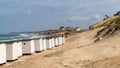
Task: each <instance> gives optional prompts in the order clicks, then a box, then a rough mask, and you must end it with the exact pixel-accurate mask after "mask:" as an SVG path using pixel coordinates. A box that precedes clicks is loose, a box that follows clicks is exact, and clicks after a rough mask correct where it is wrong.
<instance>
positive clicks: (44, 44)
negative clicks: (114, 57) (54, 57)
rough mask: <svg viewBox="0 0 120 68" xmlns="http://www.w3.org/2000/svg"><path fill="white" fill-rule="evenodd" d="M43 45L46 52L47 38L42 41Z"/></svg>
mask: <svg viewBox="0 0 120 68" xmlns="http://www.w3.org/2000/svg"><path fill="white" fill-rule="evenodd" d="M42 44H43V49H44V50H46V49H47V47H46V38H43V39H42Z"/></svg>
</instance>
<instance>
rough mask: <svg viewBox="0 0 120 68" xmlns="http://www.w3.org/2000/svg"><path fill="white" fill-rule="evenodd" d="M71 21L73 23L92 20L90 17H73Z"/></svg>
mask: <svg viewBox="0 0 120 68" xmlns="http://www.w3.org/2000/svg"><path fill="white" fill-rule="evenodd" d="M71 20H72V21H87V20H90V18H89V17H80V16H72V17H71Z"/></svg>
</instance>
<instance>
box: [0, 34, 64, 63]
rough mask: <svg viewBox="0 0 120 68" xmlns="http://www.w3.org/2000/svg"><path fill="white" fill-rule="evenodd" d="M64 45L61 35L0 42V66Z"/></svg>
mask: <svg viewBox="0 0 120 68" xmlns="http://www.w3.org/2000/svg"><path fill="white" fill-rule="evenodd" d="M64 43H65V37H64V36H63V35H59V36H49V37H44V38H32V39H22V40H14V41H6V42H5V41H4V42H0V64H4V63H6V62H7V61H14V60H16V59H18V58H19V57H21V56H22V55H25V54H33V53H35V52H41V51H44V50H47V49H51V48H53V47H56V46H59V45H62V44H64Z"/></svg>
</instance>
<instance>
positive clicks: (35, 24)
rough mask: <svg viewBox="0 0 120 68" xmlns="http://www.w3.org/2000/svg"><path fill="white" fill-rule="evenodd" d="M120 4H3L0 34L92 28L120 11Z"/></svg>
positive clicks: (70, 0) (36, 0)
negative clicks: (69, 27)
mask: <svg viewBox="0 0 120 68" xmlns="http://www.w3.org/2000/svg"><path fill="white" fill-rule="evenodd" d="M119 3H120V0H0V33H9V32H21V31H41V30H46V29H56V28H59V27H60V26H74V27H81V28H88V27H89V26H90V25H91V24H94V23H96V22H99V21H100V20H102V19H103V18H104V16H105V15H108V16H112V15H113V14H115V13H116V12H117V11H119V10H120V4H119Z"/></svg>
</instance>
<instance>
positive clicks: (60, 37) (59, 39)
mask: <svg viewBox="0 0 120 68" xmlns="http://www.w3.org/2000/svg"><path fill="white" fill-rule="evenodd" d="M58 42H59V45H62V43H63V42H62V36H59V37H58Z"/></svg>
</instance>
